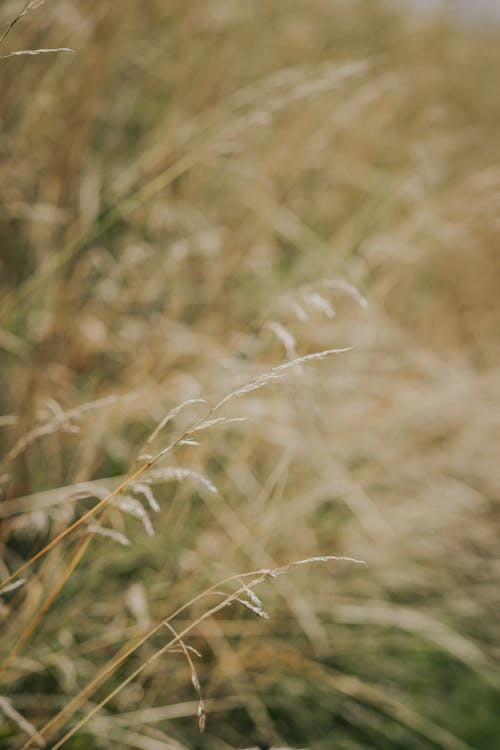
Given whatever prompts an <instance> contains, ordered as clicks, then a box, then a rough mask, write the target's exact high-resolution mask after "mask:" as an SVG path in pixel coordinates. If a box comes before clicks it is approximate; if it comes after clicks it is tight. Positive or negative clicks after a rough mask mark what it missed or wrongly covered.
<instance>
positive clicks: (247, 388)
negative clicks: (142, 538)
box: [0, 347, 351, 591]
mask: <svg viewBox="0 0 500 750" xmlns="http://www.w3.org/2000/svg"><path fill="white" fill-rule="evenodd" d="M350 349H351V347H344V348H341V349H325V350H323V351H321V352H314V353H313V354H306V355H304V356H303V357H297V359H294V360H292V361H291V362H284V363H282V364H280V365H276V366H275V367H272V368H271V369H269V370H266V371H265V372H263V373H261V374H260V375H258V376H257V377H255V378H253V379H252V380H249V381H248V382H247V383H245V384H244V385H242V386H240V387H239V388H237V389H236V390H234V391H231V393H229V394H227V395H226V396H224V397H223V398H222V399H221V400H220V401H218V403H216V404H215V406H213V407H211V408H210V409H209V410H208V411H207V412H206V414H204V415H203V416H202V417H200V418H199V419H197V420H196V421H195V422H194V424H192V425H191V427H189V428H188V429H186V430H185V431H184V432H183V433H182V434H181V435H180V436H179V437H177V438H176V439H175V440H173V441H172V442H171V443H169V445H167V446H166V448H163V449H162V450H161V451H159V452H158V453H157V454H156V455H154V456H153V457H152V458H150V459H149V460H148V461H146V463H145V464H143V465H142V466H141V467H140V468H139V469H137V470H136V471H134V472H133V473H132V474H130V475H129V476H128V477H127V478H126V479H124V480H123V482H121V484H119V485H118V487H116V488H115V489H114V490H112V491H111V492H110V493H109V494H108V495H106V496H105V497H103V498H102V500H100V501H99V502H98V503H96V505H94V507H93V508H90V509H89V510H88V511H87V512H86V513H84V514H83V515H82V516H80V518H78V519H77V520H76V521H74V522H73V523H72V524H71V525H70V526H68V527H67V528H66V529H64V531H62V532H61V533H60V534H58V535H57V536H56V537H54V539H52V540H51V541H50V542H49V543H48V544H46V545H45V547H43V548H42V549H41V550H39V551H38V552H37V553H36V554H35V555H33V557H31V558H30V559H29V560H27V561H26V562H25V563H23V564H22V565H21V566H20V567H19V568H18V569H17V570H15V571H14V572H13V573H11V574H10V575H9V576H8V577H7V578H5V579H4V580H3V581H2V582H1V583H0V591H1V590H2V589H3V588H5V587H6V586H7V585H8V584H10V582H11V581H13V580H14V579H15V578H17V576H19V575H21V573H24V571H25V570H27V569H28V568H29V567H31V565H33V564H34V563H35V562H36V561H37V560H39V559H40V558H41V557H43V556H44V555H46V554H47V552H49V551H50V550H51V549H53V548H54V547H55V546H56V545H58V544H59V543H60V542H62V541H63V540H64V539H66V537H67V536H69V534H71V533H72V532H73V531H75V529H77V528H79V527H80V526H81V525H82V524H83V523H84V522H85V521H88V520H89V519H90V518H92V517H93V516H95V515H96V513H98V512H99V511H100V510H101V509H102V508H104V507H105V506H106V505H108V504H109V502H110V501H111V500H112V499H113V498H115V497H116V496H117V495H119V494H120V493H121V492H122V491H123V490H124V489H126V488H127V487H128V486H129V485H130V484H131V483H133V482H135V481H136V479H139V477H141V476H142V475H143V474H144V473H145V472H146V471H147V470H148V469H150V468H151V467H152V466H154V465H155V464H156V463H157V462H158V461H159V460H160V459H161V458H163V456H165V455H166V454H167V453H169V452H170V451H171V450H172V449H173V448H175V447H176V446H177V445H178V444H179V443H180V442H182V441H183V440H186V439H188V438H189V437H190V435H191V434H192V433H193V432H195V431H196V430H197V429H198V428H199V427H200V425H202V424H204V423H205V422H207V421H208V420H209V419H210V418H211V417H212V416H213V414H215V413H216V412H217V411H218V410H219V409H220V408H221V407H222V406H224V405H225V404H227V403H228V402H229V401H231V400H232V399H233V398H237V397H239V396H243V395H245V394H246V393H250V392H251V391H256V390H258V389H259V388H262V387H263V386H265V385H266V384H267V383H269V382H270V381H272V380H276V379H279V378H281V377H282V376H283V375H284V374H285V372H286V371H288V370H289V369H291V368H293V367H295V366H297V365H301V364H304V363H306V362H311V361H314V360H321V359H325V357H328V356H330V355H332V354H341V353H343V352H347V351H349V350H350Z"/></svg>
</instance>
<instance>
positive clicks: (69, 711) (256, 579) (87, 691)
mask: <svg viewBox="0 0 500 750" xmlns="http://www.w3.org/2000/svg"><path fill="white" fill-rule="evenodd" d="M329 561H337V562H342V561H345V562H352V563H355V564H357V565H366V562H365V561H364V560H357V559H355V558H352V557H345V556H337V555H323V556H321V557H310V558H306V559H304V560H294V561H292V562H291V563H288V564H287V565H284V566H282V567H279V568H274V569H269V568H264V569H260V570H254V571H251V572H249V573H243V574H236V575H233V576H229V577H228V578H225V579H224V580H223V581H220V582H218V583H216V584H214V585H213V586H210V587H209V588H208V589H205V591H203V592H201V593H200V594H198V595H197V596H195V597H193V598H192V599H191V600H190V601H189V602H187V603H186V604H184V605H183V606H181V607H179V608H178V609H177V610H176V611H175V612H174V613H172V614H171V615H169V616H167V617H166V618H164V619H163V620H162V621H161V622H159V623H158V624H157V625H155V626H154V627H153V628H151V629H150V630H149V631H148V632H147V633H146V634H145V635H144V636H142V637H141V638H140V639H139V640H138V641H136V642H135V643H134V644H132V645H131V646H130V647H127V648H125V650H122V652H119V653H118V655H117V656H116V657H115V658H114V659H112V660H110V662H108V664H107V665H106V666H105V667H104V668H103V669H102V670H101V672H100V673H99V674H98V675H97V677H95V678H94V679H93V680H92V682H91V683H89V685H87V686H86V687H85V688H84V689H83V690H82V691H80V693H79V694H78V695H77V696H76V697H75V698H73V699H72V700H71V701H70V703H68V704H67V705H66V706H65V707H64V708H63V709H62V710H61V711H59V713H58V714H57V715H56V716H54V717H53V718H52V719H51V720H50V721H49V722H47V723H46V724H45V725H44V726H43V727H42V728H41V729H40V730H39V731H38V735H39V736H41V737H44V738H45V739H47V738H50V737H51V736H52V735H53V734H54V732H55V731H56V730H57V729H58V727H59V726H61V724H62V722H63V721H64V720H65V719H66V718H69V717H70V716H72V715H73V714H74V713H75V712H76V711H77V710H78V708H79V707H80V706H81V705H82V703H83V702H84V701H85V700H87V698H89V697H90V696H91V695H92V694H93V693H94V692H95V691H96V690H97V689H98V688H99V686H100V685H102V684H103V683H104V681H105V680H106V679H107V677H109V676H110V675H111V674H113V672H115V671H116V669H118V667H119V666H120V665H121V664H122V663H123V662H124V661H125V660H126V659H127V658H128V657H129V656H130V655H131V654H133V653H134V652H135V651H137V649H138V648H139V647H140V646H142V645H143V644H145V643H146V642H147V641H148V640H150V638H152V637H153V635H155V634H156V633H157V632H158V631H159V630H161V629H162V628H163V627H170V622H171V621H172V620H173V619H174V618H175V617H177V616H178V615H179V614H181V613H182V612H183V611H185V610H186V609H188V608H189V607H191V606H192V605H194V604H195V603H197V602H198V601H199V600H201V599H203V598H204V597H206V596H208V595H210V594H221V592H220V591H218V589H219V588H220V587H221V586H225V585H227V584H229V583H231V582H233V581H237V582H239V583H240V584H241V585H240V586H239V587H238V588H237V589H236V591H234V592H233V593H232V594H227V595H225V598H224V599H223V601H222V602H219V603H218V604H216V605H214V606H213V607H211V608H210V609H208V610H207V611H206V612H204V613H203V614H202V615H200V616H199V617H198V618H197V619H196V620H193V622H191V623H190V624H189V625H187V626H186V627H185V628H184V630H182V631H181V632H180V633H178V634H177V635H176V636H175V637H174V638H172V639H171V640H170V641H169V642H168V643H167V644H165V645H164V646H162V647H161V648H160V649H158V650H157V651H156V652H155V653H154V654H152V655H151V656H150V657H149V658H148V659H147V660H146V661H145V662H143V663H142V664H141V665H140V666H139V667H137V669H135V670H134V671H133V672H132V673H131V674H130V675H129V676H128V677H126V678H125V679H124V680H123V681H122V682H121V683H120V684H119V685H118V686H117V687H116V688H114V689H113V690H112V691H111V692H110V693H108V694H107V695H106V697H105V698H103V699H102V700H101V701H100V702H99V703H98V704H96V705H95V706H94V707H93V708H92V709H91V710H90V711H89V713H88V714H86V715H85V716H84V717H82V719H80V721H78V723H77V724H75V726H74V727H72V728H71V729H70V730H69V731H68V732H67V733H66V734H65V735H64V736H63V737H62V738H61V739H60V740H59V741H58V742H56V743H55V744H54V745H52V750H57V748H60V747H62V745H63V744H64V743H65V742H66V741H67V740H69V739H70V737H72V736H73V735H74V734H75V733H76V732H77V731H78V730H79V729H81V728H82V727H83V726H84V725H85V724H86V723H87V722H88V721H89V720H90V719H91V718H92V717H93V716H94V715H95V714H96V713H97V712H98V711H99V710H100V709H101V708H103V707H104V706H105V705H106V704H107V703H109V701H111V700H112V699H113V698H114V697H115V696H116V695H117V694H118V693H119V692H120V691H121V690H122V689H123V688H124V687H125V686H126V685H128V684H129V683H130V682H131V681H132V680H134V679H135V678H136V677H137V676H139V675H140V674H141V673H142V672H143V671H144V670H145V669H146V668H147V667H148V666H149V665H150V664H151V663H153V662H154V661H155V660H156V659H157V658H158V657H159V656H161V655H162V654H164V653H166V652H167V651H168V650H169V649H172V648H173V647H174V646H177V645H178V644H180V643H181V642H182V640H183V639H184V637H185V636H186V635H188V634H189V633H190V632H191V631H192V630H193V629H194V628H195V627H196V626H197V625H199V624H200V623H201V622H204V621H205V620H206V619H208V618H209V617H211V616H212V615H214V614H216V613H217V612H219V611H220V610H221V609H224V608H225V607H227V606H228V605H229V604H231V603H232V602H233V601H238V600H239V598H240V597H241V596H242V595H245V594H246V593H247V592H248V590H251V589H253V588H254V587H255V586H258V585H259V584H260V583H262V582H263V581H265V580H268V579H270V578H276V577H278V576H279V575H282V574H284V573H286V572H287V571H288V570H289V569H290V568H292V567H296V566H300V565H306V564H310V563H314V562H329ZM242 578H251V579H252V580H250V581H249V582H248V583H242V582H241V579H242ZM181 648H182V647H181ZM195 688H196V685H195ZM198 718H200V716H198ZM32 743H33V738H31V737H30V739H28V740H27V741H26V742H25V744H24V745H23V746H22V748H21V750H28V749H29V748H30V747H32Z"/></svg>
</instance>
